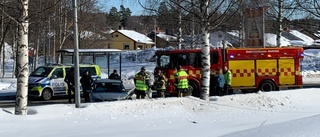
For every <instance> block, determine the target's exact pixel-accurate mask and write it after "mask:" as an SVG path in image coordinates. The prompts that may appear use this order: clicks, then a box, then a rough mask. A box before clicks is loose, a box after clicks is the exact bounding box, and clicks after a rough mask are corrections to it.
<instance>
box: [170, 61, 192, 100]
mask: <svg viewBox="0 0 320 137" xmlns="http://www.w3.org/2000/svg"><path fill="white" fill-rule="evenodd" d="M174 76H175V80H176V85H175V87H176V88H177V91H178V97H184V96H186V95H187V93H188V91H189V84H188V82H189V81H188V76H189V75H188V73H187V72H186V71H185V70H183V69H182V68H181V66H180V65H179V66H178V67H177V72H176V73H175V74H174Z"/></svg>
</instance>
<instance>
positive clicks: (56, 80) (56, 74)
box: [50, 68, 67, 94]
mask: <svg viewBox="0 0 320 137" xmlns="http://www.w3.org/2000/svg"><path fill="white" fill-rule="evenodd" d="M50 81H51V82H50V84H51V88H52V89H53V93H54V94H65V93H66V90H67V84H66V83H65V82H64V76H63V68H56V69H55V70H54V71H53V72H52V74H51V77H50Z"/></svg>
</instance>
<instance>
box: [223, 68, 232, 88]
mask: <svg viewBox="0 0 320 137" xmlns="http://www.w3.org/2000/svg"><path fill="white" fill-rule="evenodd" d="M223 76H224V79H225V81H226V82H225V84H228V85H231V80H232V74H231V71H230V70H227V72H225V73H224V74H223Z"/></svg>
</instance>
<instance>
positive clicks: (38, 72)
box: [30, 67, 53, 77]
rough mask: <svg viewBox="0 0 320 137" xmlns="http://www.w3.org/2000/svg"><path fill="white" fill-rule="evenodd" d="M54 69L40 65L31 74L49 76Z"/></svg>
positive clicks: (33, 75)
mask: <svg viewBox="0 0 320 137" xmlns="http://www.w3.org/2000/svg"><path fill="white" fill-rule="evenodd" d="M52 70H53V68H52V67H38V68H37V69H36V70H34V71H33V72H32V73H31V74H30V77H47V76H48V75H49V74H50V72H51V71H52Z"/></svg>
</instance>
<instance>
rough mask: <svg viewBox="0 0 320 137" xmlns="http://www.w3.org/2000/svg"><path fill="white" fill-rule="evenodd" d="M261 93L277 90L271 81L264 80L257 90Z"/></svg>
mask: <svg viewBox="0 0 320 137" xmlns="http://www.w3.org/2000/svg"><path fill="white" fill-rule="evenodd" d="M259 89H260V90H261V91H262V92H268V91H275V90H276V89H277V87H276V84H275V83H274V82H273V81H272V80H264V81H262V82H261V84H260V88H259Z"/></svg>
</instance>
